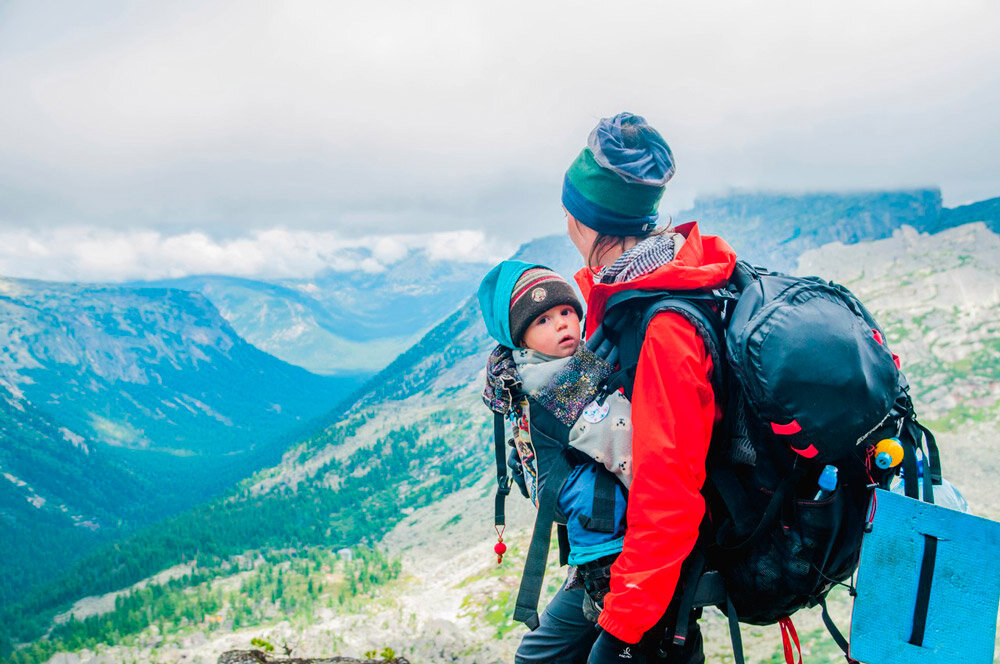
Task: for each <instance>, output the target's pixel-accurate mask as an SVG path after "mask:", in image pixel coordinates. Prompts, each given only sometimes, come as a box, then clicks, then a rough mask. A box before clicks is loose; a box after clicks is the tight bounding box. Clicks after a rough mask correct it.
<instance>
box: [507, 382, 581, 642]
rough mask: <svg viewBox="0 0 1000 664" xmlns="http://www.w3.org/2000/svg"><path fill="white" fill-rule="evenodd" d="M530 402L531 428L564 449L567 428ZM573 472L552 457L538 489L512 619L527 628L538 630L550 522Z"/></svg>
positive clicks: (563, 461) (562, 553)
mask: <svg viewBox="0 0 1000 664" xmlns="http://www.w3.org/2000/svg"><path fill="white" fill-rule="evenodd" d="M529 403H530V404H531V408H530V413H529V419H530V420H531V422H532V424H531V426H532V428H534V427H535V426H536V425H541V426H542V427H544V428H545V430H546V431H547V432H548V433H549V434H551V435H552V436H553V437H554V438H555V439H556V441H557V442H558V443H559V444H560V445H562V446H563V447H564V448H566V447H568V446H569V442H568V438H569V427H567V426H565V425H564V424H562V423H561V422H559V420H557V419H556V418H555V417H554V416H552V415H551V414H550V413H549V412H548V411H547V410H545V409H544V408H542V407H540V406H538V405H537V403H536V402H535V401H534V400H532V399H529ZM572 471H573V467H572V466H571V465H570V463H569V461H568V459H567V458H566V455H565V454H559V455H557V456H555V457H554V458H553V459H552V460H551V462H550V465H548V468H547V472H546V477H545V482H544V484H543V485H542V486H541V489H540V490H539V492H538V514H537V515H536V517H535V526H534V528H533V529H532V533H531V543H530V544H529V545H528V555H527V556H526V558H525V561H524V572H523V573H522V574H521V586H520V588H519V589H518V591H517V600H516V602H515V604H514V620H517V621H518V622H523V623H524V624H525V625H526V626H527V627H528V628H529V629H532V630H534V629H537V628H538V625H539V622H538V598H539V596H540V595H541V592H542V583H543V582H544V580H545V565H546V563H547V561H548V557H549V544H550V542H551V540H552V525H553V524H554V523H555V519H556V511H557V509H558V502H559V490H560V489H561V488H562V485H563V483H564V482H565V481H566V478H567V477H569V474H570V473H571V472H572ZM564 543H566V538H565V536H564V534H563V533H562V532H560V536H559V548H560V562H563V560H564V559H565V558H566V557H567V556H568V550H567V549H566V548H564Z"/></svg>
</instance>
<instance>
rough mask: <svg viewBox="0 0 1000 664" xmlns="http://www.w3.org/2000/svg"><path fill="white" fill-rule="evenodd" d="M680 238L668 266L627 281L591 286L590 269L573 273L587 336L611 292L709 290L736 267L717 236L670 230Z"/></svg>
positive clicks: (689, 227)
mask: <svg viewBox="0 0 1000 664" xmlns="http://www.w3.org/2000/svg"><path fill="white" fill-rule="evenodd" d="M674 232H676V233H679V234H680V235H682V236H683V237H684V244H683V245H682V246H681V248H680V251H678V252H677V255H676V256H674V259H673V260H672V261H670V262H669V263H665V264H663V265H661V266H660V267H658V268H656V269H655V270H653V271H652V272H649V273H647V274H644V275H642V276H641V277H636V278H635V279H632V280H630V281H623V282H621V283H615V284H595V283H594V278H593V274H592V273H591V271H590V268H586V267H585V268H583V269H582V270H580V271H579V272H577V273H576V276H575V278H576V283H577V284H578V285H579V286H580V290H581V292H582V293H583V297H584V299H585V300H586V301H587V328H586V329H587V334H588V335H589V334H591V333H592V332H593V331H594V330H596V329H597V326H598V325H600V323H601V320H602V319H603V318H604V311H605V307H606V305H607V302H608V298H610V297H611V296H612V295H614V294H615V293H618V292H620V291H625V290H712V289H714V288H720V287H722V286H723V285H725V283H726V282H727V281H728V280H729V277H730V276H731V275H732V273H733V268H735V267H736V251H734V250H733V248H732V247H730V246H729V244H728V243H727V242H726V241H725V240H723V239H722V238H720V237H717V236H715V235H702V234H701V232H700V231H699V230H698V223H697V222H694V221H692V222H689V223H686V224H682V225H680V226H677V227H675V228H674Z"/></svg>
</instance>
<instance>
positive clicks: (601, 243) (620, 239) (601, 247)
mask: <svg viewBox="0 0 1000 664" xmlns="http://www.w3.org/2000/svg"><path fill="white" fill-rule="evenodd" d="M672 222H673V219H668V220H667V225H666V226H664V227H662V228H654V229H653V230H651V231H646V232H645V233H639V234H637V235H605V234H604V233H598V234H597V237H596V238H594V243H593V244H592V245H590V253H589V254H587V267H588V268H589V269H590V271H591V272H592V273H594V274H597V270H595V269H594V268H593V267H592V266H593V265H595V264H596V263H597V261H598V260H600V258H601V256H603V255H604V254H605V253H607V251H608V250H609V249H612V248H613V247H615V246H618V247H619V248H621V250H622V252H624V251H625V247H626V246H627V245H628V242H629V240H635V243H636V244H638V243H639V242H642V241H643V240H645V239H646V238H650V237H653V236H654V235H663V234H664V233H666V232H668V231H670V227H671V225H672Z"/></svg>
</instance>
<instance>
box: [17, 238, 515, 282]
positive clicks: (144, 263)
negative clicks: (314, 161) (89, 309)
mask: <svg viewBox="0 0 1000 664" xmlns="http://www.w3.org/2000/svg"><path fill="white" fill-rule="evenodd" d="M513 249H514V246H513V245H510V244H507V243H503V242H500V243H497V242H495V241H488V239H487V237H486V235H485V234H483V233H482V232H480V231H460V232H445V233H429V234H409V235H391V236H365V237H358V238H346V237H344V236H342V235H339V234H337V233H332V232H312V231H300V230H289V229H284V228H271V229H266V230H260V231H252V232H250V233H248V234H247V235H245V236H241V237H235V238H229V239H224V240H220V239H214V238H212V237H211V236H209V235H208V234H206V233H203V232H187V233H180V234H175V235H169V234H164V233H162V232H160V231H154V230H111V229H102V228H94V227H89V228H88V227H69V228H55V229H51V230H49V231H44V232H37V231H31V230H14V231H5V230H0V275H3V276H7V277H21V278H34V279H45V280H55V281H126V280H151V279H162V278H175V277H182V276H187V275H196V274H226V275H232V276H243V277H251V278H262V279H277V278H309V277H312V276H314V275H315V274H317V273H319V272H321V271H324V270H334V271H353V270H360V271H363V272H372V273H374V272H380V271H383V270H385V269H386V267H387V266H389V265H392V264H394V263H397V262H399V261H401V260H403V259H404V258H406V257H407V256H409V255H410V254H411V253H413V252H415V251H423V252H426V254H427V256H428V258H429V259H430V260H455V261H465V262H476V261H483V262H488V261H495V260H499V259H501V258H503V257H504V256H505V255H508V254H510V253H511V252H512V250H513Z"/></svg>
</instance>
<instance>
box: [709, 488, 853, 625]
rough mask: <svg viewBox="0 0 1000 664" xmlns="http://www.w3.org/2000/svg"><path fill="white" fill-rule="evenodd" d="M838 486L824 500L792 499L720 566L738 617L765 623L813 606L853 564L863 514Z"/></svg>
mask: <svg viewBox="0 0 1000 664" xmlns="http://www.w3.org/2000/svg"><path fill="white" fill-rule="evenodd" d="M846 500H847V498H846V496H845V495H844V494H843V493H842V492H840V491H838V492H837V493H835V494H834V495H833V496H832V497H831V498H829V499H827V500H824V501H819V502H817V501H810V500H795V501H792V502H791V503H790V506H789V509H786V510H785V512H786V513H785V514H784V515H783V517H782V518H780V519H778V522H777V523H775V524H774V526H772V527H771V529H770V530H769V531H768V532H766V533H764V535H763V536H762V537H761V538H760V539H759V540H758V541H757V542H756V543H755V544H754V545H753V546H751V547H750V549H749V550H748V551H747V552H745V553H744V554H743V555H742V556H741V557H740V558H739V559H737V560H735V561H730V562H729V563H728V564H727V565H724V566H723V574H724V576H725V577H726V589H727V591H728V592H729V594H730V597H731V598H732V600H733V605H734V606H735V608H736V612H737V614H738V615H739V618H740V620H741V621H743V622H747V623H752V624H770V623H773V622H775V621H776V620H777V619H778V618H781V617H784V616H787V615H790V614H792V613H794V612H795V611H797V610H798V609H801V608H803V607H807V606H813V605H815V604H816V603H817V602H818V600H819V599H820V598H821V597H823V596H824V595H825V594H826V593H827V592H828V591H829V590H830V588H831V587H832V586H833V584H834V583H837V582H840V581H843V580H844V579H847V578H848V577H849V576H850V575H851V574H852V573H853V572H854V570H855V568H856V567H857V559H858V551H859V548H860V545H861V535H862V533H863V528H864V519H863V516H862V515H859V514H856V511H855V510H854V509H853V505H850V504H845V501H846Z"/></svg>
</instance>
